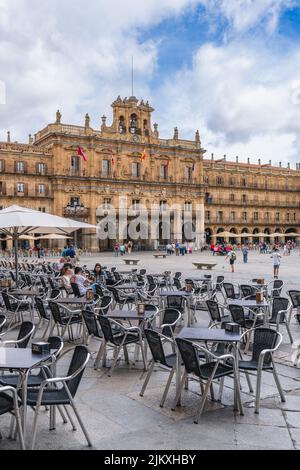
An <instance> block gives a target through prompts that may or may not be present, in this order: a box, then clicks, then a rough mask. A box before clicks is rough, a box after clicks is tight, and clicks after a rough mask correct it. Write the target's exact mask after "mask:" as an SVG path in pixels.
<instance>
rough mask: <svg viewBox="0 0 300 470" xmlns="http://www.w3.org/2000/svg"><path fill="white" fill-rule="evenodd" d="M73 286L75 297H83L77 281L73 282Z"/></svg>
mask: <svg viewBox="0 0 300 470" xmlns="http://www.w3.org/2000/svg"><path fill="white" fill-rule="evenodd" d="M71 287H72V291H73V294H74V295H75V297H83V296H82V295H81V294H80V290H79V287H78V285H77V284H76V282H71Z"/></svg>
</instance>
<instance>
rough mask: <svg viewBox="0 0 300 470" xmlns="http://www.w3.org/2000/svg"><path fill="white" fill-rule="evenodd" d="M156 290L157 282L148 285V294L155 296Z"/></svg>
mask: <svg viewBox="0 0 300 470" xmlns="http://www.w3.org/2000/svg"><path fill="white" fill-rule="evenodd" d="M156 289H157V284H155V282H153V283H150V284H149V285H148V290H147V292H148V294H149V295H154V294H155V292H156Z"/></svg>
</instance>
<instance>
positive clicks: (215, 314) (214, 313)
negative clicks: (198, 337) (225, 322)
mask: <svg viewBox="0 0 300 470" xmlns="http://www.w3.org/2000/svg"><path fill="white" fill-rule="evenodd" d="M206 305H207V310H208V313H209V315H210V318H211V321H213V322H214V321H217V322H220V321H221V312H220V308H219V305H218V304H217V302H215V301H214V300H206Z"/></svg>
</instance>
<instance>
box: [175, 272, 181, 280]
mask: <svg viewBox="0 0 300 470" xmlns="http://www.w3.org/2000/svg"><path fill="white" fill-rule="evenodd" d="M180 278H181V272H179V271H177V272H176V273H175V276H174V280H175V279H180Z"/></svg>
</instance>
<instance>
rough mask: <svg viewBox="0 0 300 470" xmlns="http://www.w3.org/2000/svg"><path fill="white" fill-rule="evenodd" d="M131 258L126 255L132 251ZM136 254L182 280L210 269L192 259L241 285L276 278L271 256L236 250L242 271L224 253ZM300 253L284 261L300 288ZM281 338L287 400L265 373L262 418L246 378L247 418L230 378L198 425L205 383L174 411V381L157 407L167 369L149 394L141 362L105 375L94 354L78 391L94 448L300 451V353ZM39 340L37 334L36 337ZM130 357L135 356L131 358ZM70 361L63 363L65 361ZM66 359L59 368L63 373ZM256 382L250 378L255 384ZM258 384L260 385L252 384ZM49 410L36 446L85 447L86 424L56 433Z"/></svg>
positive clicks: (284, 271) (202, 317) (0, 445)
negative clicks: (297, 357)
mask: <svg viewBox="0 0 300 470" xmlns="http://www.w3.org/2000/svg"><path fill="white" fill-rule="evenodd" d="M127 257H128V255H127ZM130 257H131V258H136V259H139V260H140V263H139V265H138V268H146V269H147V271H148V272H160V271H164V270H171V271H173V272H175V271H181V272H182V273H183V277H185V276H189V275H191V274H195V275H197V274H201V273H202V274H205V271H197V270H196V269H195V268H194V266H193V264H192V263H193V262H196V261H204V262H205V261H207V262H215V263H217V266H216V267H215V268H214V270H213V271H209V272H210V273H213V274H214V276H216V275H217V274H223V273H224V274H225V276H226V279H227V280H229V281H233V282H235V283H240V282H242V281H247V280H249V279H251V278H253V277H263V278H265V279H267V280H271V279H272V260H271V259H270V256H269V255H259V254H258V253H251V252H250V254H249V262H248V264H243V263H242V260H241V255H240V254H238V259H237V262H236V272H235V273H234V274H231V273H230V272H229V262H228V260H227V261H225V260H224V257H217V256H215V257H213V256H212V255H210V254H209V253H202V254H200V253H194V254H193V255H186V256H184V257H183V256H181V257H175V256H172V257H168V258H167V259H154V257H153V256H152V253H133V254H132V255H131V256H130ZM299 261H300V258H299V253H298V252H293V253H292V255H291V256H287V257H283V258H282V265H281V268H280V274H279V277H280V278H281V279H283V281H284V282H285V286H284V290H285V291H286V290H289V289H290V288H296V289H298V288H299V289H300V263H299ZM96 262H101V263H102V264H103V265H106V266H109V267H112V266H117V267H118V268H120V267H122V268H124V269H130V268H128V267H125V263H124V261H123V258H121V257H119V258H114V256H113V254H110V253H104V254H102V253H101V254H99V255H95V256H93V257H86V258H82V259H81V264H87V265H88V266H89V267H92V266H93V265H94V264H95V263H96ZM207 321H208V317H207V315H206V313H200V312H199V313H198V323H199V325H204V326H206V325H207ZM291 330H292V334H293V336H294V343H296V342H297V340H298V341H299V340H300V326H299V325H298V324H297V323H296V321H295V319H294V318H292V320H291ZM281 332H282V333H283V337H284V340H283V343H282V345H281V347H280V350H279V351H278V353H277V354H276V361H277V367H278V372H279V377H280V381H281V384H282V386H283V389H284V391H285V396H286V402H285V403H281V401H280V398H279V395H278V392H277V389H276V386H275V383H274V381H273V376H272V375H271V374H268V373H264V374H263V378H262V394H261V408H260V413H259V415H256V414H255V413H254V408H253V407H254V396H253V394H250V393H249V391H248V388H247V384H246V383H245V379H244V378H243V377H241V382H242V400H243V403H244V411H245V415H244V416H240V415H238V414H235V413H234V412H233V409H232V402H233V391H232V380H231V379H230V378H228V379H226V380H225V390H224V394H223V398H222V404H219V403H210V404H209V406H208V409H207V411H206V412H205V413H204V414H203V416H202V418H201V420H200V422H199V424H198V425H196V424H194V423H193V416H194V414H195V410H196V407H197V404H198V403H199V395H198V390H199V385H198V384H197V383H196V382H195V383H192V384H191V386H190V390H189V391H186V392H185V393H184V394H183V398H182V406H181V407H180V408H178V410H177V411H175V412H172V411H171V410H170V408H171V402H172V399H173V398H174V389H175V386H174V385H172V387H171V390H170V393H169V398H168V399H167V401H166V404H165V407H164V408H163V409H161V408H160V407H159V406H158V403H159V399H160V397H161V394H162V390H163V387H162V385H164V384H165V383H166V373H165V372H163V371H162V372H155V373H154V374H153V375H152V378H151V381H150V383H149V386H148V389H147V391H146V393H145V396H144V397H143V398H141V397H139V391H140V389H141V385H142V383H143V379H144V373H143V371H142V365H141V362H137V363H136V364H133V363H131V365H130V366H128V365H126V364H125V362H124V361H123V358H122V359H121V361H120V362H119V363H118V365H117V368H116V370H115V372H114V374H113V376H112V377H107V375H106V372H105V370H98V371H96V370H94V368H93V359H92V360H91V361H90V363H89V367H88V368H87V369H86V372H85V374H84V378H83V380H82V382H81V386H80V389H79V392H78V394H77V403H78V408H79V411H80V413H81V416H82V418H83V420H84V422H85V425H86V427H87V429H88V431H89V433H90V436H91V439H92V442H93V445H94V448H96V449H108V450H117V449H164V450H166V449H174V450H175V449H179V450H180V449H199V450H200V449H300V364H299V365H298V367H294V366H293V365H292V362H291V355H292V353H293V351H295V347H294V348H293V347H292V346H291V344H290V342H289V339H288V337H287V335H286V331H285V328H283V329H281ZM37 337H38V335H37ZM89 347H90V350H91V351H92V353H93V358H94V357H95V354H96V352H97V351H98V347H99V342H97V341H96V340H93V341H91V342H90V345H89ZM132 357H133V355H132V354H131V356H130V358H131V359H132ZM64 362H65V360H64ZM64 366H65V364H63V365H61V366H60V367H59V369H58V371H59V372H61V373H63V372H64ZM254 381H255V379H254V378H253V379H252V382H253V383H254ZM254 384H255V383H254ZM32 418H33V413H32V411H29V412H28V426H29V432H28V435H29V437H30V429H31V425H32ZM0 419H1V432H2V433H3V435H4V439H2V440H1V441H0V449H16V448H18V444H17V443H16V442H15V441H10V440H8V439H6V437H5V436H7V434H8V428H9V417H8V416H6V415H5V416H1V418H0ZM47 426H48V415H47V414H46V412H45V411H42V413H41V416H40V419H39V426H38V434H37V445H36V447H37V449H86V448H87V447H86V442H85V439H84V436H83V434H82V432H81V430H80V429H78V430H77V431H76V432H73V431H72V430H71V426H70V424H66V425H64V424H62V421H61V419H60V417H59V416H58V418H57V427H56V430H55V431H51V432H49V430H48V429H47Z"/></svg>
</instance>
